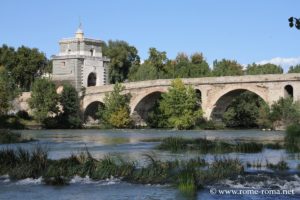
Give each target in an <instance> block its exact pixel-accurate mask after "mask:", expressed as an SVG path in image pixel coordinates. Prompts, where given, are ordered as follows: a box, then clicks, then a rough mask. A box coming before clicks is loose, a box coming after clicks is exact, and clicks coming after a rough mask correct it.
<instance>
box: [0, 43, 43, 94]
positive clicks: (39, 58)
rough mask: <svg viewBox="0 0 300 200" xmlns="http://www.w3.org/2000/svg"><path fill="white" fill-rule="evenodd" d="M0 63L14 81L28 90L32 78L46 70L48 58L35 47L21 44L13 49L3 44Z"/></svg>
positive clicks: (0, 51)
mask: <svg viewBox="0 0 300 200" xmlns="http://www.w3.org/2000/svg"><path fill="white" fill-rule="evenodd" d="M0 65H3V66H4V67H5V68H6V69H7V71H9V72H10V73H11V76H12V78H13V79H14V81H15V83H16V84H17V85H18V86H19V87H20V88H21V89H22V90H25V91H29V90H30V87H31V84H32V83H33V81H34V79H35V78H36V77H39V76H40V75H42V74H43V73H44V72H45V71H46V70H45V69H46V68H47V66H48V60H47V58H46V56H45V54H44V53H42V52H40V51H39V50H38V49H36V48H32V49H31V48H28V47H25V46H21V47H19V48H18V49H17V50H15V49H14V48H12V47H8V46H7V45H3V46H2V47H1V48H0Z"/></svg>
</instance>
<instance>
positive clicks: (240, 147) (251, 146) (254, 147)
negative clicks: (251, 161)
mask: <svg viewBox="0 0 300 200" xmlns="http://www.w3.org/2000/svg"><path fill="white" fill-rule="evenodd" d="M234 148H235V152H240V153H257V152H261V151H262V149H263V145H262V144H259V143H255V142H247V143H237V144H236V145H235V146H234Z"/></svg>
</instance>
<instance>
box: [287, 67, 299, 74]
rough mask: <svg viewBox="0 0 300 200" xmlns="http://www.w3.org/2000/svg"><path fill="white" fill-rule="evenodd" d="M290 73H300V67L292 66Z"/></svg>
mask: <svg viewBox="0 0 300 200" xmlns="http://www.w3.org/2000/svg"><path fill="white" fill-rule="evenodd" d="M288 73H300V65H295V66H290V68H289V71H288Z"/></svg>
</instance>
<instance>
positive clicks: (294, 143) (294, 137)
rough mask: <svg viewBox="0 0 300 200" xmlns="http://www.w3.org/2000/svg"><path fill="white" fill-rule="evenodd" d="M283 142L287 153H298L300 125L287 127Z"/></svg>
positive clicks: (299, 147) (299, 149) (299, 148)
mask: <svg viewBox="0 0 300 200" xmlns="http://www.w3.org/2000/svg"><path fill="white" fill-rule="evenodd" d="M284 140H285V146H286V148H287V149H288V150H289V151H300V124H298V123H297V124H292V125H290V126H288V128H287V130H286V136H285V138H284Z"/></svg>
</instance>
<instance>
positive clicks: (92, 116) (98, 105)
mask: <svg viewBox="0 0 300 200" xmlns="http://www.w3.org/2000/svg"><path fill="white" fill-rule="evenodd" d="M103 108H104V104H103V103H102V102H100V101H94V102H92V103H90V104H89V105H88V106H87V107H86V109H85V111H84V122H85V123H91V124H94V123H98V122H99V119H98V118H99V117H98V116H97V113H98V111H99V110H100V109H103Z"/></svg>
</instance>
